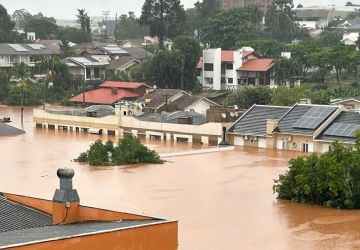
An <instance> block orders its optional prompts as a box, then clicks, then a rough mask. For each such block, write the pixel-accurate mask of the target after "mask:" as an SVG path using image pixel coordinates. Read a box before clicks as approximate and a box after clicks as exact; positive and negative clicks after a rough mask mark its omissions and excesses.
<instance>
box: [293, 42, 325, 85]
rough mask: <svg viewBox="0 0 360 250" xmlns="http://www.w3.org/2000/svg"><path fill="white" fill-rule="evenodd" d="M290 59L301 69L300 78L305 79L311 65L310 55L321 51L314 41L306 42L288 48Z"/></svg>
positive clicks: (318, 44)
mask: <svg viewBox="0 0 360 250" xmlns="http://www.w3.org/2000/svg"><path fill="white" fill-rule="evenodd" d="M290 51H291V58H293V59H294V60H295V61H296V63H297V65H298V66H299V67H301V69H302V76H303V78H305V76H306V74H307V72H308V71H309V69H310V68H311V67H312V66H313V65H312V60H311V58H312V55H313V54H314V53H318V52H320V51H321V47H320V43H319V41H316V40H306V41H302V42H300V43H298V44H295V45H292V46H290Z"/></svg>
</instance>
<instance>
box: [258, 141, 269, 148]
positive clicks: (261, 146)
mask: <svg viewBox="0 0 360 250" xmlns="http://www.w3.org/2000/svg"><path fill="white" fill-rule="evenodd" d="M266 145H267V142H266V139H259V148H266Z"/></svg>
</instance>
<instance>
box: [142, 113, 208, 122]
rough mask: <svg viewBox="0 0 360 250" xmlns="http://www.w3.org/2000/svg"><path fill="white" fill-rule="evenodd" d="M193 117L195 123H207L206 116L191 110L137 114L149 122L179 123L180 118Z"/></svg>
mask: <svg viewBox="0 0 360 250" xmlns="http://www.w3.org/2000/svg"><path fill="white" fill-rule="evenodd" d="M185 117H191V118H192V119H193V125H201V124H205V123H206V117H205V116H203V115H201V114H199V113H196V112H191V111H176V112H173V113H166V112H164V113H162V114H154V113H145V114H143V115H140V116H137V117H136V118H137V119H139V120H141V121H148V122H163V123H176V124H177V123H178V119H179V118H185Z"/></svg>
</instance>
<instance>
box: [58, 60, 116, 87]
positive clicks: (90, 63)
mask: <svg viewBox="0 0 360 250" xmlns="http://www.w3.org/2000/svg"><path fill="white" fill-rule="evenodd" d="M62 63H63V64H65V65H66V66H67V67H68V69H69V71H70V73H71V74H73V75H74V76H77V77H81V78H82V79H83V80H84V81H90V80H97V81H99V80H104V79H105V73H106V67H107V66H108V65H109V63H108V62H99V61H97V60H95V59H93V58H86V57H68V58H66V59H63V60H62Z"/></svg>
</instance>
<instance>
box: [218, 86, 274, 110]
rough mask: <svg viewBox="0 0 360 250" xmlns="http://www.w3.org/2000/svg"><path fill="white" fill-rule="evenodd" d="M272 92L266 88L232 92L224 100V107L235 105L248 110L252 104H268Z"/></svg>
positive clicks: (249, 88)
mask: <svg viewBox="0 0 360 250" xmlns="http://www.w3.org/2000/svg"><path fill="white" fill-rule="evenodd" d="M271 92H272V90H271V89H270V88H269V87H266V86H257V87H247V88H245V89H242V90H238V91H234V92H231V93H230V94H229V96H228V97H227V99H226V100H225V103H226V105H237V106H239V107H240V108H243V109H248V108H250V107H251V106H252V105H254V104H260V105H265V104H268V103H270V100H271Z"/></svg>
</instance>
